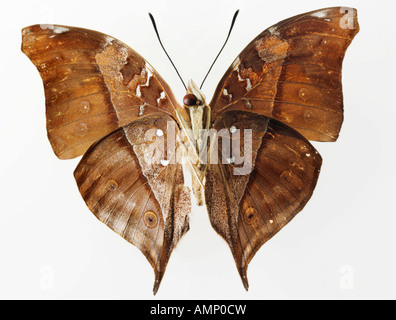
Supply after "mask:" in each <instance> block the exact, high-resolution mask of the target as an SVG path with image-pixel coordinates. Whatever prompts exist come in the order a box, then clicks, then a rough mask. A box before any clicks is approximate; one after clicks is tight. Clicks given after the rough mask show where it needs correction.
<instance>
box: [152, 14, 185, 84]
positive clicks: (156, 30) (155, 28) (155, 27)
mask: <svg viewBox="0 0 396 320" xmlns="http://www.w3.org/2000/svg"><path fill="white" fill-rule="evenodd" d="M149 16H150V19H151V22H152V24H153V27H154V30H155V33H156V34H157V38H158V41H159V43H160V45H161V47H162V49H163V50H164V52H165V54H166V56H167V57H168V59H169V61H170V62H171V63H172V66H173V68H175V70H176V73H177V75H178V76H179V78H180V80H181V82H182V83H183V86H184V88H185V89H186V91H187V87H186V84H185V83H184V81H183V79H182V77H181V76H180V73H179V71H177V68H176V66H175V64H174V63H173V61H172V59H171V57H170V56H169V54H168V52H166V50H165V47H164V45H163V44H162V41H161V38H160V36H159V33H158V29H157V25H156V24H155V20H154V17H153V15H152V14H151V13H150V12H149Z"/></svg>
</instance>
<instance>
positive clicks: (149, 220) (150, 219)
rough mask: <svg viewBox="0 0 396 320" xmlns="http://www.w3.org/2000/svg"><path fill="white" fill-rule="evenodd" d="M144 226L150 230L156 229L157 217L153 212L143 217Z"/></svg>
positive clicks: (148, 212)
mask: <svg viewBox="0 0 396 320" xmlns="http://www.w3.org/2000/svg"><path fill="white" fill-rule="evenodd" d="M143 221H144V224H145V225H146V226H147V227H149V228H154V227H155V226H156V225H157V221H158V219H157V215H156V214H155V213H154V212H153V211H147V212H146V213H145V214H144V217H143Z"/></svg>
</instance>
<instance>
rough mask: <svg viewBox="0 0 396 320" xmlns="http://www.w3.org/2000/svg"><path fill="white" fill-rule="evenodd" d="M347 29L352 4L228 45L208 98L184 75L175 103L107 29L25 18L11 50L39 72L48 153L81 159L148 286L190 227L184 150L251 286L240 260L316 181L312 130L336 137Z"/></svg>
mask: <svg viewBox="0 0 396 320" xmlns="http://www.w3.org/2000/svg"><path fill="white" fill-rule="evenodd" d="M235 17H236V16H234V20H233V23H234V21H235ZM232 25H233V24H232ZM230 31H231V30H230ZM358 31H359V26H358V22H357V12H356V9H352V8H344V7H335V8H326V9H321V10H317V11H312V12H308V13H305V14H301V15H298V16H295V17H292V18H289V19H286V20H283V21H281V22H279V23H277V24H275V25H273V26H272V27H270V28H268V29H266V30H265V31H263V32H262V33H261V34H259V35H258V36H257V37H256V38H255V39H254V40H253V41H252V42H250V43H249V44H248V46H247V47H246V48H245V49H244V50H243V51H242V52H241V53H240V54H239V55H238V57H237V58H236V59H235V61H234V62H233V63H232V65H231V66H230V67H229V69H228V70H227V71H226V73H225V74H224V76H223V77H222V79H221V80H220V82H219V84H218V86H217V88H216V90H215V93H214V95H213V98H212V100H211V102H210V103H207V102H206V99H205V96H204V95H203V93H202V92H201V90H200V88H198V87H197V86H196V85H195V84H194V82H192V81H190V82H189V84H188V88H186V89H187V93H186V96H185V97H184V99H183V106H180V105H179V104H178V102H177V100H176V99H175V97H174V96H173V94H172V91H171V90H170V88H169V86H168V85H167V83H166V82H165V81H164V80H163V79H162V77H161V76H160V75H159V74H158V73H157V72H156V71H155V70H154V68H153V67H152V66H151V65H150V64H148V62H147V61H146V60H145V59H143V58H142V57H141V56H140V55H139V54H138V53H136V52H135V51H134V50H132V49H131V48H130V47H128V46H127V45H125V44H124V43H122V42H120V41H119V40H117V39H114V38H112V37H110V36H107V35H105V34H102V33H99V32H96V31H92V30H87V29H81V28H76V27H68V26H59V25H34V26H30V27H27V28H24V29H23V30H22V51H23V52H24V53H25V54H26V55H27V56H28V57H29V58H30V60H31V61H32V62H33V63H34V64H35V66H36V67H37V69H38V71H39V72H40V75H41V77H42V79H43V83H44V89H45V99H46V117H47V131H48V138H49V141H50V143H51V145H52V148H53V150H54V152H55V154H56V155H57V156H58V157H59V158H60V159H71V158H75V157H78V156H81V155H83V157H82V159H81V161H80V163H79V164H78V166H77V168H76V170H75V172H74V176H75V179H76V181H77V185H78V188H79V190H80V193H81V195H82V197H83V198H84V200H85V202H86V204H87V206H88V207H89V209H90V210H91V211H92V212H93V213H94V215H95V216H96V217H97V218H98V219H99V220H101V221H102V222H104V223H105V224H106V225H107V226H108V227H110V228H111V229H112V230H114V231H115V232H117V233H118V234H120V235H121V236H122V237H123V238H124V239H126V240H127V241H129V242H130V243H132V244H134V245H135V246H137V247H138V248H139V249H140V250H141V252H142V253H143V254H144V255H145V256H146V258H147V260H148V261H149V262H150V264H151V265H152V267H153V269H154V272H155V282H154V289H153V291H154V294H155V293H156V292H157V291H158V288H159V285H160V282H161V280H162V278H163V275H164V272H165V269H166V266H167V263H168V260H169V258H170V255H171V252H172V250H173V249H174V248H175V246H176V245H177V243H178V241H179V239H180V238H181V237H182V236H183V235H184V234H185V233H186V232H187V231H188V229H189V216H188V215H189V212H190V210H191V208H190V207H191V204H190V202H191V200H190V190H189V188H188V187H186V186H185V185H184V178H183V167H182V159H183V157H184V159H186V162H187V164H188V165H189V168H190V169H191V174H192V177H193V180H192V187H193V192H194V195H195V197H196V199H197V203H198V204H200V205H201V204H203V202H205V203H206V206H207V210H208V214H209V218H210V222H211V224H212V226H213V228H214V229H215V230H216V231H217V233H218V234H220V235H221V236H222V237H223V238H224V239H225V241H226V242H227V243H228V245H229V247H230V249H231V252H232V254H233V257H234V259H235V263H236V266H237V269H238V271H239V274H240V276H241V279H242V282H243V285H244V287H245V288H246V289H248V281H247V276H246V273H247V267H248V264H249V262H250V260H251V259H252V258H253V256H254V254H255V253H256V252H257V251H258V249H259V248H260V247H261V246H262V245H263V244H264V243H265V242H266V241H268V240H269V239H270V238H271V237H273V236H274V235H275V234H276V233H277V232H278V231H279V230H280V229H281V228H282V227H284V226H285V225H286V224H287V223H288V222H289V221H290V220H291V219H292V218H293V217H294V216H295V215H296V214H297V213H298V212H299V211H301V210H302V208H303V207H304V206H305V204H306V203H307V201H308V200H309V198H310V197H311V195H312V192H313V190H314V188H315V185H316V181H317V179H318V175H319V171H320V167H321V163H322V160H321V157H320V155H319V153H318V152H317V151H316V150H315V148H314V147H313V146H312V145H311V144H310V143H309V140H314V141H335V140H337V137H338V134H339V131H340V128H341V124H342V121H343V97H342V84H341V66H342V61H343V58H344V54H345V51H346V49H347V47H348V46H349V44H350V43H351V41H352V39H353V37H354V36H355V35H356V34H357V32H358ZM156 32H157V30H156ZM157 35H158V33H157ZM161 45H162V44H161ZM223 47H224V46H223ZM247 138H248V139H247ZM225 150H226V151H225ZM225 153H226V154H225ZM246 165H248V166H246ZM246 167H247V170H244V169H246Z"/></svg>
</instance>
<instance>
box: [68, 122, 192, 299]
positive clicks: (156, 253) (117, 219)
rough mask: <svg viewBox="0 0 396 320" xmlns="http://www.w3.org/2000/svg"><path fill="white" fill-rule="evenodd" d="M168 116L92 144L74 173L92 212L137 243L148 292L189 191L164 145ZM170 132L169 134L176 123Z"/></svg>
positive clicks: (180, 223) (182, 222)
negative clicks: (147, 272) (150, 274)
mask: <svg viewBox="0 0 396 320" xmlns="http://www.w3.org/2000/svg"><path fill="white" fill-rule="evenodd" d="M168 122H169V123H171V124H172V123H174V121H173V120H172V118H170V117H164V116H162V117H159V116H150V117H147V118H145V119H142V120H136V121H134V122H132V123H131V124H129V125H126V126H123V127H121V128H119V129H117V130H116V131H114V132H113V133H111V134H109V135H108V136H106V137H105V138H103V139H102V140H100V141H99V142H97V143H95V144H94V145H93V146H92V147H91V148H89V150H88V151H87V152H86V153H85V155H84V156H83V158H82V160H81V161H80V163H79V164H78V166H77V168H76V170H75V172H74V176H75V178H76V181H77V184H78V188H79V190H80V193H81V195H82V197H83V198H84V200H85V202H86V204H87V206H88V207H89V209H90V210H91V211H92V212H93V213H94V215H95V216H96V217H97V218H98V219H99V220H100V221H102V222H103V223H105V224H106V225H107V226H108V227H110V228H111V229H112V230H113V231H115V232H116V233H118V234H119V235H121V236H122V237H123V238H124V239H126V240H127V241H129V242H130V243H132V244H134V245H135V246H137V247H138V248H139V249H140V250H141V251H142V253H143V254H144V255H145V256H146V258H147V260H148V261H149V262H150V264H151V265H152V267H153V269H154V272H155V284H154V293H156V291H157V290H158V287H159V284H160V282H161V279H162V277H163V274H164V272H165V268H166V265H167V263H168V260H169V257H170V254H171V252H172V250H173V248H174V247H175V246H176V244H177V242H178V240H179V239H180V238H181V236H182V235H183V234H184V233H185V232H186V231H187V230H188V228H189V224H188V213H189V212H190V193H189V190H188V188H187V187H185V186H184V181H183V170H182V165H181V159H180V154H179V149H178V146H174V148H168V147H167V144H168V143H167V142H168V140H170V139H174V137H168V130H167V123H168ZM173 128H175V129H174V130H173V131H169V132H171V133H170V134H172V132H174V133H175V134H176V133H177V132H176V127H175V126H173Z"/></svg>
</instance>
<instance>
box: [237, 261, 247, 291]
mask: <svg viewBox="0 0 396 320" xmlns="http://www.w3.org/2000/svg"><path fill="white" fill-rule="evenodd" d="M238 271H239V275H240V277H241V280H242V284H243V286H244V288H245V290H246V291H249V281H248V278H247V275H246V274H247V266H246V267H245V268H243V267H241V268H238Z"/></svg>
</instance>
